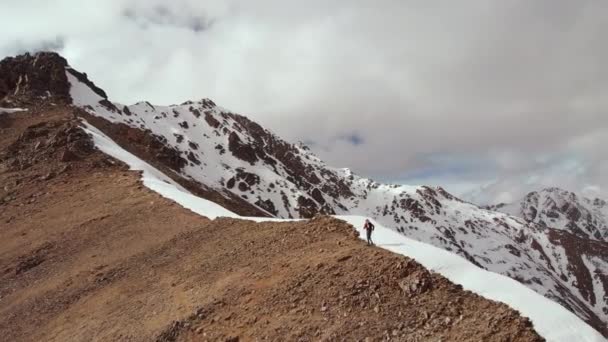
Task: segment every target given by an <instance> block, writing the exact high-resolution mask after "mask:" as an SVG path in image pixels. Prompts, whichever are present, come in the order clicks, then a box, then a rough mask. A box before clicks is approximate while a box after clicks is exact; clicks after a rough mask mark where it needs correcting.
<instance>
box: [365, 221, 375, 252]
mask: <svg viewBox="0 0 608 342" xmlns="http://www.w3.org/2000/svg"><path fill="white" fill-rule="evenodd" d="M374 228H376V227H374V224H373V223H371V222H370V220H368V219H365V224H364V225H363V229H365V232H366V233H367V245H368V246H369V245H373V244H374V242H373V241H372V231H373V230H374Z"/></svg>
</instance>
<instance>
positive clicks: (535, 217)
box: [488, 188, 608, 241]
mask: <svg viewBox="0 0 608 342" xmlns="http://www.w3.org/2000/svg"><path fill="white" fill-rule="evenodd" d="M488 209H492V210H496V211H500V212H503V213H507V214H510V215H513V216H517V217H521V218H523V219H524V220H526V222H533V223H538V224H539V225H542V226H545V227H551V228H556V229H562V230H566V231H568V232H570V233H572V234H574V235H577V236H580V237H582V238H585V239H593V240H598V241H608V204H607V203H606V201H605V200H602V199H599V198H595V199H589V198H586V197H583V196H580V195H577V194H575V193H573V192H570V191H566V190H562V189H559V188H546V189H542V190H540V191H534V192H530V193H529V194H527V195H526V196H525V197H524V198H523V199H522V200H521V201H518V202H514V203H502V204H498V205H493V206H490V207H488Z"/></svg>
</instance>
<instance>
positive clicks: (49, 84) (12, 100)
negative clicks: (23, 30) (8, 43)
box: [0, 51, 107, 107]
mask: <svg viewBox="0 0 608 342" xmlns="http://www.w3.org/2000/svg"><path fill="white" fill-rule="evenodd" d="M66 72H69V73H70V74H72V75H73V76H74V77H76V78H77V79H78V80H79V81H80V82H82V83H84V84H86V85H87V86H88V87H89V88H91V90H92V91H93V92H95V93H96V94H97V95H99V96H100V97H102V98H104V99H107V96H106V94H105V92H104V91H103V90H101V89H100V88H98V87H97V86H95V84H94V83H93V82H91V81H89V79H88V78H87V75H86V74H85V73H80V72H78V71H76V70H74V69H72V68H71V67H70V66H69V65H68V62H67V61H66V59H65V58H63V57H62V56H60V55H59V54H58V53H56V52H46V51H45V52H37V53H35V54H30V53H25V54H23V55H19V56H16V57H7V58H5V59H3V60H2V61H0V106H5V107H16V106H28V105H32V104H34V103H37V102H40V101H42V100H46V99H51V100H52V101H53V102H58V103H65V104H70V103H72V98H71V95H70V82H69V81H68V77H67V75H66Z"/></svg>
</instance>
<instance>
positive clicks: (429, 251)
mask: <svg viewBox="0 0 608 342" xmlns="http://www.w3.org/2000/svg"><path fill="white" fill-rule="evenodd" d="M84 125H85V130H86V131H87V132H88V133H89V134H91V135H92V136H93V141H94V143H95V145H96V146H97V147H98V148H99V149H100V150H101V151H102V152H104V153H106V154H108V155H110V156H112V157H114V158H117V159H119V160H121V161H123V162H124V163H126V164H128V165H129V166H130V167H131V168H132V169H133V170H141V171H143V174H142V179H143V182H144V185H145V186H146V187H148V188H150V189H151V190H154V191H156V192H158V193H159V194H161V195H162V196H163V197H166V198H169V199H171V200H174V201H175V202H177V203H179V204H180V205H182V206H184V207H185V208H188V209H191V210H193V211H194V212H196V213H198V214H200V215H203V216H207V217H209V218H212V219H213V218H216V217H219V216H228V217H235V218H238V217H239V216H238V215H236V214H234V213H232V212H230V211H228V210H226V209H224V208H222V207H220V206H219V205H217V204H215V203H213V202H210V201H207V200H205V199H202V198H199V197H196V196H193V195H192V194H190V193H188V192H187V191H185V190H184V189H183V188H181V187H180V186H179V185H177V184H176V183H175V182H173V181H172V180H171V179H170V178H168V177H167V176H165V175H164V174H162V173H161V172H160V171H158V170H156V169H154V168H153V167H152V166H150V165H149V164H148V163H146V162H144V161H142V160H140V159H139V158H137V157H136V156H134V155H133V154H131V153H129V152H127V151H125V150H124V149H122V148H121V147H120V146H118V145H117V144H116V143H114V142H113V141H112V140H111V139H109V138H108V137H107V136H105V135H104V134H103V133H102V132H100V131H99V130H97V129H96V128H95V127H92V126H91V125H89V124H87V123H85V124H84ZM243 218H244V219H250V218H246V217H243ZM337 218H339V219H342V220H344V221H346V222H349V223H350V224H352V225H353V226H355V227H359V230H361V228H360V227H362V226H363V221H364V220H365V217H363V216H337ZM255 219H256V221H269V220H272V219H264V218H255ZM374 239H375V241H376V243H377V244H378V246H379V247H382V248H385V249H388V250H390V251H393V252H395V253H399V254H402V255H405V256H408V257H411V258H414V259H416V261H418V262H420V263H421V264H422V265H424V266H425V267H427V268H429V269H431V270H433V271H435V272H437V273H439V274H441V275H443V276H445V277H446V278H448V279H450V280H451V281H452V282H454V283H456V284H461V285H462V286H463V287H464V288H465V289H467V290H470V291H472V292H475V293H477V294H479V295H481V296H483V297H485V298H488V299H492V300H496V301H500V302H503V303H505V304H507V305H509V306H511V307H512V308H514V309H516V310H518V311H520V312H521V313H522V314H523V315H524V316H527V317H529V318H530V319H531V320H532V322H533V323H534V327H535V329H536V330H537V332H538V333H539V334H540V335H541V336H543V337H545V338H546V339H547V340H548V341H560V342H561V341H568V342H569V341H589V342H592V341H604V338H603V337H602V336H601V335H600V334H599V333H597V332H596V331H595V330H593V329H592V328H591V327H589V326H588V325H586V324H585V323H584V322H582V321H581V320H580V319H579V318H578V317H576V316H575V315H574V314H572V313H570V312H569V311H568V310H566V309H564V308H563V307H561V306H560V305H558V304H556V303H554V302H552V301H550V300H549V299H547V298H544V297H542V296H540V295H538V294H537V293H535V292H534V291H532V290H530V289H528V288H526V287H525V286H523V285H521V284H520V283H518V282H516V281H514V280H512V279H510V278H507V277H504V276H501V275H498V274H495V273H492V272H488V271H485V270H483V269H481V268H478V267H477V266H475V265H473V264H472V263H470V262H468V261H467V260H465V259H463V258H461V257H458V256H457V255H454V254H453V253H450V252H447V251H445V250H442V249H439V248H436V247H433V246H431V245H428V244H425V243H422V242H418V241H414V240H412V239H409V238H407V237H404V236H403V235H401V234H399V233H397V232H395V231H394V230H391V229H388V228H385V227H382V226H381V225H380V224H376V230H375V234H374ZM548 313H550V314H548Z"/></svg>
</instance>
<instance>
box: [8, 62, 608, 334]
mask: <svg viewBox="0 0 608 342" xmlns="http://www.w3.org/2000/svg"><path fill="white" fill-rule="evenodd" d="M70 70H71V69H70V68H69V67H66V69H65V75H66V79H67V82H68V83H69V90H70V93H69V96H70V101H71V103H72V105H73V106H74V107H75V108H76V109H77V111H80V114H78V115H79V116H80V117H82V118H84V119H86V120H87V121H89V123H91V124H93V125H94V126H95V127H97V128H98V129H100V130H102V131H103V132H104V133H106V134H107V135H108V136H110V137H111V138H112V139H114V140H115V141H116V142H117V143H119V144H120V145H121V146H122V147H124V148H125V149H127V150H129V151H130V152H132V153H134V154H136V155H138V156H139V157H140V158H142V159H144V160H146V161H147V162H149V163H151V164H153V165H154V166H157V167H160V168H161V169H162V170H163V172H164V173H165V174H167V175H169V176H170V177H172V178H173V179H175V180H176V181H178V182H179V183H180V184H189V186H188V187H187V188H188V189H190V190H191V191H192V192H193V193H195V194H197V195H199V196H202V197H205V198H208V199H210V200H212V201H215V202H218V203H220V204H221V205H223V206H226V207H227V208H228V209H230V210H232V211H234V212H236V213H238V214H241V215H245V216H247V215H256V216H257V215H266V216H275V217H280V218H310V217H313V216H315V215H316V214H318V213H326V214H350V215H362V216H368V217H372V218H374V219H376V220H377V221H378V222H380V223H381V224H383V225H384V226H386V227H391V228H394V229H395V230H398V231H399V232H400V233H402V234H404V235H406V236H408V237H411V238H414V239H416V240H419V241H422V242H425V243H429V244H432V245H435V246H438V247H441V248H444V249H446V250H449V251H453V252H454V253H458V254H459V255H462V256H464V257H466V258H467V259H468V260H469V261H471V262H472V263H474V264H476V265H478V266H480V267H482V268H485V269H487V270H490V271H494V272H497V273H501V274H504V275H506V276H509V277H511V278H514V279H516V280H518V281H520V282H521V283H523V284H525V285H526V286H528V287H530V288H532V289H533V290H535V291H537V292H539V293H541V294H543V295H545V296H546V297H549V298H551V299H553V300H555V301H557V302H559V303H560V304H562V305H563V306H565V307H567V308H569V309H570V310H571V311H572V312H574V313H575V314H577V315H578V316H579V317H580V318H581V319H583V320H585V321H586V322H588V323H589V324H590V325H592V326H593V327H595V328H596V329H598V331H600V332H602V333H603V334H604V335H605V336H608V328H606V326H607V325H606V324H607V323H608V312H607V308H608V288H606V287H603V286H602V284H603V281H604V278H602V277H603V275H602V274H601V270H602V269H606V268H604V267H605V265H608V259H606V256H605V255H604V254H602V253H600V252H597V251H598V250H602V248H603V247H602V246H603V245H602V243H603V242H599V241H587V240H586V241H587V242H588V244H589V246H590V247H589V248H588V250H589V251H593V252H588V253H586V254H584V255H581V254H580V253H579V250H578V247H577V245H578V246H580V244H574V243H573V241H576V239H580V238H584V236H580V235H578V234H577V235H578V237H577V235H574V234H572V233H571V232H569V231H559V232H556V231H555V230H553V229H551V228H548V227H547V226H545V225H542V224H540V222H536V221H526V220H524V219H522V218H519V217H517V216H513V215H508V214H505V213H500V212H497V211H493V210H487V209H482V208H479V207H477V206H475V205H473V204H470V203H466V202H463V201H461V200H459V199H458V198H456V197H454V196H453V195H451V194H449V193H448V192H447V191H445V190H444V189H442V188H434V187H425V186H422V187H413V186H403V185H389V184H381V183H378V182H375V181H373V180H370V179H366V178H362V177H360V176H357V175H355V174H354V173H352V172H351V171H350V170H348V169H339V168H333V167H330V166H328V165H326V164H325V163H324V162H323V161H321V160H320V159H319V158H318V157H316V156H315V155H314V154H313V153H312V152H311V151H310V150H309V149H308V148H306V147H304V146H302V145H294V144H291V143H288V142H286V141H284V140H282V139H281V138H279V137H278V136H276V135H275V134H273V133H272V132H270V131H268V130H267V129H265V128H263V127H261V126H260V125H258V124H256V123H255V122H253V121H251V120H249V119H247V118H245V117H244V116H241V115H238V114H235V113H232V112H230V111H228V110H226V109H224V108H221V107H219V106H217V105H216V104H215V103H214V102H213V101H211V100H208V99H203V100H200V101H188V102H185V103H182V104H181V105H172V106H156V105H153V104H150V103H148V102H139V103H136V104H134V105H131V106H126V105H123V104H119V103H115V102H111V101H110V100H108V98H107V97H106V96H105V93H103V92H102V91H99V89H96V87H94V86H91V84H92V83H91V82H90V81H88V80H87V79H86V77H85V78H84V79H83V78H82V76H83V75H84V74H75V73H73V72H71V71H70ZM78 75H80V76H78ZM8 90H9V92H11V91H14V89H13V88H9V89H8ZM557 208H558V209H560V210H561V209H563V208H562V207H560V206H559V205H557ZM560 212H561V211H560ZM564 212H566V213H570V214H569V215H570V216H572V215H574V216H576V215H575V214H573V210H572V209H570V208H565V209H564ZM581 216H582V215H581ZM572 217H573V216H572ZM576 255H579V257H578V259H577V257H576ZM598 270H600V271H599V273H598ZM590 289H593V293H594V295H593V296H591V295H590V293H591V292H590Z"/></svg>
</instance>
